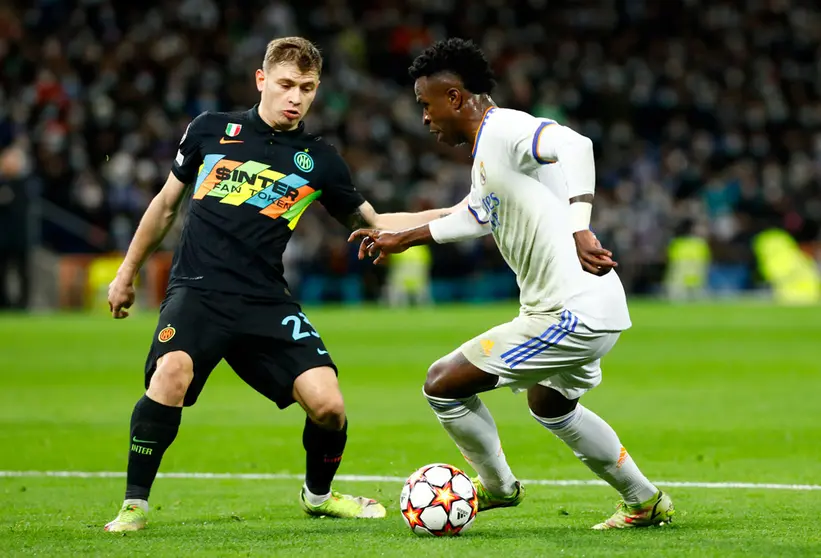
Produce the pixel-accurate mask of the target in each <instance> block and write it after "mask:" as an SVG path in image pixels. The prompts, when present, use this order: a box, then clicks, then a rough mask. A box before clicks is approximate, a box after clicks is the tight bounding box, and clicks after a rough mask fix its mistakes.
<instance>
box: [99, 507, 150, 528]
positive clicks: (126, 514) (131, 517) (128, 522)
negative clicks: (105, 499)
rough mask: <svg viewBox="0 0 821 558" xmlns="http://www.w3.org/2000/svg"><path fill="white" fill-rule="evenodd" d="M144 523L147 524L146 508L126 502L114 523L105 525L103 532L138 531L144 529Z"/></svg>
mask: <svg viewBox="0 0 821 558" xmlns="http://www.w3.org/2000/svg"><path fill="white" fill-rule="evenodd" d="M146 523H148V506H145V505H144V504H143V505H141V504H136V503H128V502H127V503H125V504H123V507H122V508H121V509H120V513H118V514H117V517H115V518H114V521H111V522H109V523H107V524H106V526H105V530H106V531H108V532H109V533H122V532H123V531H139V530H140V529H145V524H146Z"/></svg>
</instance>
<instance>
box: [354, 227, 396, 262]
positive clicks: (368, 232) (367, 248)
mask: <svg viewBox="0 0 821 558" xmlns="http://www.w3.org/2000/svg"><path fill="white" fill-rule="evenodd" d="M359 239H362V242H361V243H360V244H359V259H360V260H364V259H365V258H366V257H374V256H376V259H375V260H374V261H373V263H375V264H379V263H383V262H384V261H385V260H387V258H388V254H398V253H399V252H404V251H405V250H407V249H408V246H407V244H405V242H404V235H403V234H402V233H401V232H391V231H378V230H376V229H357V230H355V231H354V232H352V233H351V236H349V237H348V242H354V241H356V240H359Z"/></svg>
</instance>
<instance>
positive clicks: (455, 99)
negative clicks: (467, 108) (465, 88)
mask: <svg viewBox="0 0 821 558" xmlns="http://www.w3.org/2000/svg"><path fill="white" fill-rule="evenodd" d="M447 95H448V103H449V104H450V106H451V108H452V109H453V110H459V109H460V108H462V103H463V102H464V99H465V98H464V96H462V92H461V91H459V89H458V88H456V87H451V88H450V89H448V93H447Z"/></svg>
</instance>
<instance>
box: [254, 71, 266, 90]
mask: <svg viewBox="0 0 821 558" xmlns="http://www.w3.org/2000/svg"><path fill="white" fill-rule="evenodd" d="M254 77H255V78H256V82H257V91H259V92H260V93H262V90H263V89H264V88H265V72H264V71H263V70H260V69H257V71H256V72H255V73H254Z"/></svg>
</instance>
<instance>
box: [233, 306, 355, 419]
mask: <svg viewBox="0 0 821 558" xmlns="http://www.w3.org/2000/svg"><path fill="white" fill-rule="evenodd" d="M261 312H263V314H260V313H261ZM248 315H249V316H251V317H250V318H249V321H248V322H246V323H245V325H246V326H250V325H251V324H252V323H253V324H255V326H256V327H255V328H254V330H255V331H256V333H247V332H248V331H251V328H250V327H245V328H241V329H243V330H244V331H241V332H240V333H238V334H237V335H236V337H235V338H234V340H233V341H232V343H231V347H230V348H229V350H228V353H227V354H226V356H225V360H226V361H227V362H228V364H229V365H230V366H231V368H232V369H233V370H234V372H236V374H237V375H238V376H239V377H240V378H241V379H242V380H243V381H244V382H245V383H247V384H248V385H249V386H251V387H252V388H254V389H255V390H256V391H257V392H259V393H260V394H262V395H264V396H265V397H267V398H268V399H270V400H271V401H273V402H274V403H276V404H277V406H278V407H279V408H281V409H284V408H286V407H288V406H289V405H291V404H292V403H294V401H296V400H297V399H296V398H295V394H294V386H295V383H296V380H297V378H300V377H301V376H302V375H304V374H306V373H309V374H308V376H306V378H305V379H304V380H301V381H300V382H299V386H300V388H301V389H300V394H302V395H304V397H305V398H307V399H308V400H309V401H310V402H311V403H314V401H315V400H317V399H318V400H321V399H322V398H323V397H325V398H327V399H328V400H331V399H334V398H339V399H340V400H341V396H340V395H339V383H338V381H337V378H336V375H337V369H336V365H335V364H334V362H333V360H332V359H331V356H330V354H329V353H328V350H327V349H326V348H325V344H324V343H323V342H322V338H321V337H320V335H319V333H318V332H317V331H316V329H315V328H314V327H313V325H312V324H311V323H310V321H309V320H308V318H307V316H305V314H304V313H303V312H302V310H301V309H300V307H299V306H298V305H296V304H292V303H287V304H279V305H270V306H268V307H267V308H261V307H260V306H257V307H255V308H254V309H249V314H248ZM263 318H264V319H263ZM316 369H319V371H317V370H316ZM303 392H304V393H303Z"/></svg>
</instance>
